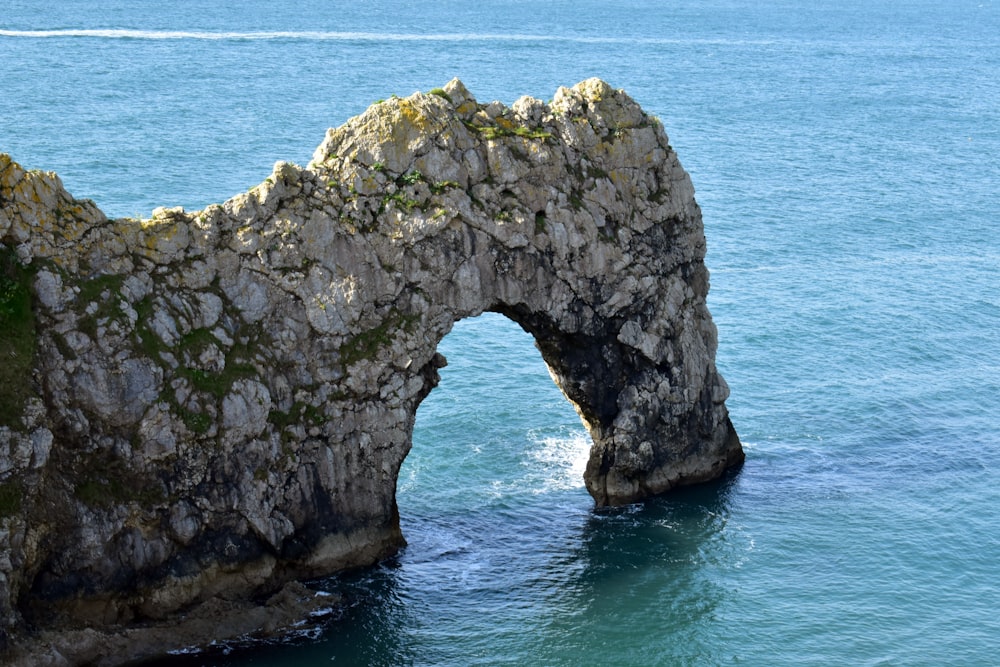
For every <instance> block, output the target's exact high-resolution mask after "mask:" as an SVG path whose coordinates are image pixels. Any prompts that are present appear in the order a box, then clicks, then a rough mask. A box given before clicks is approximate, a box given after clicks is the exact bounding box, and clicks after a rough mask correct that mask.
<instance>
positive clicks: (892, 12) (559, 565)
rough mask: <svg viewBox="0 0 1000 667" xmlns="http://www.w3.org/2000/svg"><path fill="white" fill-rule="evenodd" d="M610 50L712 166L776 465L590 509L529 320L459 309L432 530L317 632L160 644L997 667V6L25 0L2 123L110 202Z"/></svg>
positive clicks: (752, 379) (127, 210) (374, 660)
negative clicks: (424, 101)
mask: <svg viewBox="0 0 1000 667" xmlns="http://www.w3.org/2000/svg"><path fill="white" fill-rule="evenodd" d="M594 76H596V77H600V78H602V79H604V80H606V81H608V82H609V83H611V84H612V85H613V86H614V87H616V88H623V89H625V90H626V91H627V92H628V93H629V94H630V95H631V96H632V97H633V98H634V99H635V100H637V101H638V102H639V103H640V104H642V105H643V107H644V108H645V109H646V110H647V112H649V113H650V114H654V115H656V116H658V117H659V118H660V119H661V120H662V122H663V124H664V126H665V128H666V130H667V133H668V135H669V136H670V139H671V143H672V145H673V146H674V148H675V149H676V150H677V153H678V155H679V157H680V160H681V162H682V164H683V165H684V166H685V168H686V169H687V170H688V171H689V172H690V174H691V177H692V179H693V182H694V185H695V189H696V192H697V198H698V201H699V203H700V205H701V208H702V211H703V215H704V221H705V233H706V236H707V242H708V256H707V259H706V263H707V265H708V268H709V270H710V271H711V292H710V294H709V307H710V309H711V312H712V315H713V317H714V321H715V323H716V325H717V326H718V330H719V348H718V357H717V361H718V366H719V368H720V370H721V372H722V374H723V375H724V377H725V378H726V379H727V381H728V383H729V385H730V387H731V389H732V396H731V398H730V399H729V401H728V406H729V409H730V413H731V417H732V421H733V423H734V425H735V427H736V429H737V431H738V433H739V435H740V437H741V439H742V441H743V445H744V447H745V449H746V454H747V459H746V464H745V465H744V466H743V467H742V469H740V470H739V471H736V472H733V473H732V474H729V475H728V476H726V477H725V478H724V479H722V480H720V481H718V482H714V483H709V484H705V485H701V486H697V487H691V488H687V489H683V490H680V491H677V492H676V493H671V494H668V495H666V496H663V497H660V498H656V499H653V500H649V501H647V502H644V503H639V504H635V505H630V506H627V507H622V508H615V509H598V508H595V507H594V505H593V502H592V500H591V498H590V496H589V495H588V494H587V492H586V490H585V488H584V486H583V481H582V472H583V468H584V463H585V461H586V458H587V453H588V447H589V440H588V435H587V433H586V431H585V430H584V428H583V427H582V425H581V423H580V420H579V419H578V418H577V416H576V413H575V412H574V410H573V408H572V406H571V405H570V404H569V403H568V402H567V400H566V399H565V398H564V397H563V396H562V395H561V393H560V392H559V390H558V389H557V388H556V387H555V385H554V384H553V382H552V380H551V379H550V377H549V374H548V372H547V370H546V368H545V366H544V364H543V362H542V359H541V357H540V355H539V353H538V351H537V350H536V349H535V347H534V344H533V341H532V339H531V337H530V336H529V335H528V334H526V333H524V332H523V331H522V330H521V329H520V328H518V327H517V326H516V325H514V324H513V323H512V322H510V321H508V320H506V319H505V318H503V317H502V316H500V315H496V314H484V315H482V316H480V317H478V318H474V319H469V320H464V321H461V322H459V323H458V324H457V325H456V326H455V328H454V330H453V331H452V333H450V334H449V335H448V336H447V337H446V338H445V339H444V340H443V341H442V342H441V345H440V351H441V352H442V353H443V354H444V355H445V356H446V357H447V358H448V360H449V365H448V367H447V368H445V369H443V370H442V371H441V376H442V381H441V384H440V386H439V387H438V388H437V389H435V390H434V391H433V392H432V393H431V394H430V396H429V397H428V398H427V399H426V400H425V401H424V403H423V405H422V406H421V407H420V410H419V412H418V415H417V425H416V429H415V433H414V438H413V450H412V452H411V453H410V454H409V456H408V457H407V459H406V461H405V462H404V465H403V470H402V472H401V474H400V477H399V483H398V502H399V509H400V514H401V517H402V518H401V521H402V529H403V532H404V534H405V536H406V539H407V541H408V546H406V547H405V548H404V549H403V550H402V551H401V552H400V553H399V554H398V556H396V557H394V558H392V559H390V560H388V561H386V562H384V563H381V564H379V565H376V566H374V567H371V568H369V569H365V570H362V571H359V572H353V573H349V574H345V575H341V576H335V577H331V578H329V579H324V580H320V581H315V582H310V585H311V586H312V587H314V588H316V589H317V590H320V591H324V592H329V593H332V594H336V595H338V596H340V597H341V599H342V601H343V602H342V604H341V605H340V606H338V607H336V608H334V609H332V610H331V613H330V614H328V615H326V616H323V617H316V618H310V619H308V620H307V621H305V622H304V623H303V624H302V625H301V626H299V627H298V629H297V632H296V633H294V634H293V635H292V636H288V637H283V638H281V639H273V640H268V641H262V642H239V641H236V642H226V641H221V640H220V641H218V642H216V643H215V644H214V645H213V646H211V647H208V648H207V649H202V650H195V649H193V648H191V649H187V650H184V651H180V652H177V653H175V654H174V655H172V656H170V657H168V658H166V659H164V660H162V661H160V662H158V663H157V664H159V665H170V666H176V667H181V666H184V667H194V666H214V665H219V666H222V665H226V666H238V665H239V666H242V665H255V666H257V665H282V666H284V665H287V666H294V667H299V666H305V665H327V664H335V665H386V666H395V665H412V666H422V665H446V666H464V665H565V666H571V665H572V666H580V665H600V666H609V665H767V666H780V665H871V666H876V665H877V666H887V665H945V664H947V665H997V664H1000V436H998V434H997V427H998V421H1000V1H996V0H948V1H947V2H942V1H941V0H877V1H876V0H617V1H615V2H611V1H609V0H545V1H541V0H488V1H484V2H469V1H468V0H464V1H461V2H459V1H458V0H438V1H432V0H409V1H407V0H398V1H392V0H354V1H352V2H345V1H341V0H299V1H296V2H283V3H282V2H273V1H270V0H238V1H237V0H211V1H208V0H184V1H182V2H170V3H166V2H155V3H154V2H146V1H143V0H104V1H103V2H93V1H84V0H47V1H46V2H37V1H36V0H0V151H2V152H7V153H10V154H11V155H12V157H13V158H14V159H15V160H17V161H19V162H20V163H21V164H23V165H24V166H25V167H28V168H34V169H42V170H53V171H56V172H57V173H58V174H59V175H60V176H61V177H62V179H63V181H64V183H65V185H66V187H67V188H68V189H69V190H70V192H72V193H73V194H74V195H75V196H77V197H80V198H91V199H93V200H95V201H96V202H97V203H98V204H99V206H101V208H102V209H103V210H104V211H105V212H106V213H107V214H108V215H109V216H114V217H119V216H145V217H149V215H150V212H151V210H152V209H153V208H155V207H158V206H184V207H186V208H187V209H188V210H194V209H200V208H202V207H204V206H205V205H207V204H209V203H213V202H221V201H223V200H225V199H227V198H229V197H231V196H233V195H235V194H237V193H239V192H242V191H244V190H246V189H247V188H249V187H251V186H253V185H255V184H257V183H259V182H261V181H262V180H263V179H264V178H265V177H267V175H268V174H269V173H270V171H271V168H272V165H273V164H274V162H275V161H277V160H287V161H292V162H296V163H299V164H303V165H304V164H306V163H307V162H308V161H309V159H310V157H311V155H312V152H313V150H314V148H315V147H316V146H317V145H318V144H319V143H320V141H321V140H322V139H323V136H324V132H325V131H326V129H327V128H328V127H334V126H337V125H340V124H341V123H343V122H344V121H345V120H347V119H348V118H349V117H351V116H354V115H357V114H359V113H361V112H362V111H364V110H365V108H366V107H367V106H368V105H369V104H371V103H373V102H375V101H376V100H379V99H383V98H387V97H390V96H391V95H399V96H405V95H408V94H410V93H412V92H414V91H417V90H421V91H428V90H430V89H432V88H434V87H438V86H442V85H444V84H445V83H447V82H448V81H449V80H450V79H452V78H453V77H459V78H460V79H461V80H462V81H463V82H464V83H465V85H466V86H467V87H468V88H469V90H470V91H472V93H473V94H474V95H475V96H476V97H477V98H478V99H479V100H480V101H483V102H488V101H490V100H501V101H503V102H505V103H508V104H509V103H512V102H513V101H515V100H516V99H517V98H519V97H520V96H522V95H531V96H533V97H536V98H539V99H541V100H549V99H551V98H552V96H553V94H554V92H555V91H556V89H557V88H558V87H559V86H571V85H573V84H575V83H577V82H579V81H581V80H583V79H586V78H589V77H594ZM331 599H333V597H332V596H331Z"/></svg>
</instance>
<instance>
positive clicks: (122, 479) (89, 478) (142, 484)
mask: <svg viewBox="0 0 1000 667" xmlns="http://www.w3.org/2000/svg"><path fill="white" fill-rule="evenodd" d="M89 467H90V470H88V471H86V473H85V474H84V475H83V479H82V480H81V481H80V483H79V484H77V485H76V487H75V488H74V489H73V492H74V495H76V497H77V498H79V499H80V500H82V501H83V502H84V503H85V504H87V505H88V506H90V507H95V508H107V507H112V506H114V505H121V504H123V503H130V502H135V503H139V504H140V505H144V506H147V507H148V506H150V505H155V504H157V503H161V502H163V501H164V499H165V498H166V496H165V495H164V493H163V490H162V489H161V488H160V485H159V484H156V483H155V482H153V480H151V479H145V478H143V477H142V476H137V475H136V474H135V471H132V470H129V469H127V467H126V466H125V465H124V463H122V462H121V461H118V460H112V461H107V460H105V461H100V462H98V461H94V462H93V465H91V466H89Z"/></svg>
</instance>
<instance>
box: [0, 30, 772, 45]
mask: <svg viewBox="0 0 1000 667" xmlns="http://www.w3.org/2000/svg"><path fill="white" fill-rule="evenodd" d="M0 37H21V38H31V39H39V38H52V37H89V38H98V39H132V40H194V39H201V40H231V41H266V40H291V41H338V42H347V41H359V42H456V43H462V42H470V41H473V42H474V41H479V42H522V43H523V42H548V43H551V42H567V43H575V44H630V45H639V44H649V45H657V44H705V45H711V44H720V45H721V44H732V42H731V41H728V40H713V39H664V38H656V37H645V38H643V37H639V38H636V37H608V36H603V37H590V36H586V35H530V34H524V33H432V34H421V35H417V34H411V33H381V32H342V31H316V30H278V31H266V32H213V31H210V30H132V29H126V28H62V29H57V30H4V29H0ZM745 43H746V44H757V45H766V44H769V43H771V42H769V41H766V40H764V41H753V42H745Z"/></svg>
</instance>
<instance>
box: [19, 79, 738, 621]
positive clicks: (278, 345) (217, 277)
mask: <svg viewBox="0 0 1000 667" xmlns="http://www.w3.org/2000/svg"><path fill="white" fill-rule="evenodd" d="M0 241H2V243H3V245H4V246H6V248H7V250H4V252H5V253H6V254H5V255H4V257H5V258H6V259H4V260H3V261H4V267H3V269H4V271H5V274H6V276H7V278H6V279H7V281H8V283H9V284H10V285H13V286H14V287H12V288H11V289H12V290H13V292H11V293H14V292H16V291H17V290H19V289H20V290H22V291H26V292H25V293H28V294H30V296H31V298H32V300H33V304H34V308H33V313H32V315H31V316H30V317H27V316H26V317H24V318H22V319H21V320H19V321H18V322H16V323H14V324H11V325H10V327H8V329H7V330H6V331H7V333H5V334H3V335H7V336H8V337H10V340H12V341H13V340H14V339H15V338H16V339H17V340H19V341H23V340H29V342H31V343H32V344H31V345H29V346H27V347H23V348H22V347H18V348H17V350H22V351H21V352H17V354H19V355H20V356H19V357H18V360H19V363H25V359H28V358H29V357H30V359H29V361H30V363H29V364H28V366H27V367H30V368H31V369H33V373H32V375H31V381H30V382H28V383H27V384H25V385H24V391H23V392H21V393H16V392H15V393H14V394H12V398H11V399H10V401H11V402H14V401H16V402H17V411H18V412H19V414H20V417H19V419H16V420H12V421H11V422H10V423H7V424H3V425H0V485H2V486H0V501H2V499H3V498H4V497H7V496H10V495H11V494H12V493H13V494H16V495H17V496H18V498H19V500H18V501H17V502H16V503H7V504H6V505H4V504H3V503H2V502H0V521H2V522H3V523H2V527H3V528H4V531H2V532H0V549H2V550H5V551H7V552H9V553H10V554H11V558H10V562H9V565H8V564H6V563H0V574H2V575H3V579H0V608H3V610H4V612H5V617H8V618H10V619H11V621H10V627H12V628H13V627H16V626H17V624H18V623H21V622H22V621H23V620H24V619H27V620H28V621H29V622H34V623H36V624H40V625H46V624H50V623H52V622H53V621H52V620H51V619H56V620H55V621H54V622H55V623H57V624H66V625H72V624H73V623H80V622H83V623H93V622H94V621H93V619H94V618H95V617H97V618H100V619H101V621H100V622H103V623H108V624H116V623H127V622H129V621H131V620H133V619H162V618H165V617H166V616H167V615H169V614H170V613H172V612H174V611H176V610H178V609H182V608H185V607H186V606H189V605H191V604H194V603H198V602H202V601H204V600H206V599H208V598H210V597H212V596H213V595H216V594H219V593H226V594H228V595H233V594H250V593H254V592H260V591H263V590H267V589H269V588H273V587H274V586H275V585H277V584H280V583H281V582H283V581H287V580H289V579H293V578H301V577H309V576H314V575H319V574H326V573H329V572H332V571H335V570H337V569H340V568H344V567H348V566H354V565H358V564H364V563H371V562H373V561H374V560H376V559H377V558H379V557H381V556H383V555H385V554H387V553H389V552H391V551H392V550H393V549H395V548H397V547H398V545H400V544H401V543H402V537H401V535H400V533H399V523H398V513H397V509H396V505H395V489H396V477H397V475H398V472H399V468H400V465H401V463H402V461H403V458H404V457H405V456H406V454H407V452H408V450H409V447H410V442H411V436H412V430H413V423H414V416H415V414H416V409H417V406H418V405H419V404H420V402H421V400H423V398H424V397H425V396H426V395H427V394H428V392H429V391H430V390H431V389H432V388H433V387H434V386H435V384H436V383H437V380H438V373H437V369H438V368H439V367H440V366H441V364H442V363H443V360H442V359H441V357H440V356H439V355H438V354H437V352H436V349H437V346H438V343H439V342H440V340H441V339H442V338H443V337H444V335H445V334H447V333H448V331H449V330H450V329H451V327H452V325H453V324H454V322H456V321H458V320H460V319H462V318H465V317H470V316H474V315H478V314H480V313H482V312H484V311H495V312H499V313H502V314H504V315H506V316H508V317H510V318H511V319H513V320H514V321H515V322H517V323H518V324H520V325H521V326H522V327H523V328H524V329H525V330H526V331H528V332H529V333H531V334H532V336H534V338H535V340H536V342H537V344H538V347H539V349H540V351H541V354H542V357H543V359H544V360H545V362H546V363H547V364H548V366H549V368H550V369H551V371H552V374H553V377H554V378H555V379H556V380H557V382H558V384H559V386H560V387H561V388H562V390H563V392H564V393H565V395H566V396H567V397H568V398H569V400H570V401H571V402H572V404H573V405H574V406H575V407H576V409H577V410H578V412H579V414H580V415H581V417H582V418H583V421H584V423H585V424H586V425H587V427H588V429H589V431H590V433H591V435H592V437H593V440H594V444H593V448H592V450H591V457H590V462H589V464H588V467H587V471H586V475H585V480H586V484H587V488H588V490H589V491H590V493H591V494H592V495H593V497H594V499H595V501H596V503H597V504H598V505H615V504H622V503H629V502H633V501H636V500H639V499H642V498H645V497H647V496H650V495H653V494H658V493H662V492H664V491H667V490H669V489H670V488H672V487H674V486H676V485H679V484H687V483H692V482H698V481H703V480H707V479H711V478H713V477H717V476H719V475H720V474H721V473H722V472H723V471H724V470H725V469H726V468H727V467H729V466H732V465H735V464H737V463H739V462H740V461H742V456H743V454H742V450H741V448H740V444H739V440H738V439H737V437H736V434H735V432H734V430H733V428H732V425H731V423H730V421H729V418H728V416H727V412H726V408H725V404H724V401H725V399H726V397H727V396H728V388H727V387H726V384H725V382H724V381H723V380H722V378H721V377H720V376H719V374H718V372H717V371H716V369H715V363H714V356H715V348H716V332H715V327H714V325H713V324H712V321H711V318H710V316H709V313H708V310H707V308H706V305H705V298H706V294H707V291H708V273H707V270H706V268H705V266H704V263H703V259H704V252H705V238H704V231H703V228H702V222H701V216H700V211H699V209H698V206H697V204H696V203H695V200H694V195H693V189H692V187H691V183H690V180H689V178H688V176H687V174H686V173H685V172H684V170H683V169H682V167H681V166H680V164H679V162H678V161H677V158H676V156H675V154H674V152H673V150H672V149H671V147H670V145H669V143H668V140H667V137H666V135H665V134H664V131H663V128H662V126H661V124H660V123H659V121H658V120H656V119H654V118H651V117H649V116H647V115H646V114H645V113H643V111H642V110H641V109H640V108H639V106H638V105H636V104H635V103H634V102H633V101H632V100H631V99H630V98H629V97H628V96H627V95H626V94H625V93H623V92H622V91H616V90H613V89H612V88H611V87H610V86H608V85H607V84H605V83H604V82H601V81H599V80H596V79H592V80H588V81H585V82H583V83H581V84H579V85H577V86H575V87H574V88H572V89H566V88H560V89H559V90H558V91H557V92H556V95H555V98H554V100H553V101H552V102H551V104H543V103H542V102H540V101H538V100H534V99H531V98H522V99H520V100H518V101H517V102H515V103H514V104H513V105H512V107H510V108H507V107H504V106H503V105H501V104H499V103H497V102H494V103H491V104H488V105H482V104H479V103H477V102H476V101H475V100H474V99H473V98H472V96H471V95H470V94H469V92H468V91H467V90H466V89H465V88H464V86H462V84H461V83H460V82H458V81H457V80H455V81H452V82H451V83H449V84H448V86H446V87H445V88H444V89H443V90H435V91H432V93H431V94H421V93H416V94H414V95H412V96H410V97H408V98H405V99H399V98H394V99H391V100H387V101H385V102H382V103H378V104H376V105H373V106H372V107H371V108H369V109H368V110H367V111H366V112H365V113H364V114H362V115H361V116H358V117H356V118H353V119H351V120H350V121H348V122H347V123H346V124H345V125H344V126H342V127H340V128H338V129H336V130H331V131H330V132H329V133H328V134H327V137H326V139H325V141H324V142H323V143H322V145H321V146H320V147H319V148H318V149H317V151H316V153H315V155H314V157H313V160H312V162H311V163H310V164H309V165H308V166H307V167H306V168H300V167H297V166H294V165H291V164H287V163H278V164H277V165H276V166H275V169H274V172H273V174H272V175H271V176H270V177H269V178H268V179H267V180H266V181H265V182H264V183H262V184H261V185H260V186H258V187H256V188H254V189H253V190H251V191H250V192H248V193H246V194H243V195H239V196H237V197H235V198H233V199H231V200H229V201H227V202H226V203H225V204H223V205H221V206H210V207H208V208H206V209H205V210H204V211H199V212H196V213H185V212H184V211H182V210H180V209H158V210H157V211H154V214H153V217H152V219H150V220H143V221H135V220H110V221H109V220H107V219H105V217H104V216H103V214H101V212H100V211H99V210H98V209H97V208H96V207H95V206H94V205H93V204H92V203H90V202H86V201H78V200H74V199H73V198H72V197H71V196H69V195H68V194H67V193H66V192H65V190H63V189H62V186H61V184H60V183H59V181H58V179H57V178H56V177H55V176H54V175H52V174H41V173H38V172H25V171H24V170H22V169H21V168H20V167H19V166H18V165H17V164H15V163H13V162H12V161H10V159H9V158H7V157H6V156H0ZM15 252H16V255H17V261H15V260H14V253H15ZM0 331H4V330H3V329H0ZM12 349H14V348H12ZM32 355H33V356H32ZM52 508H58V510H57V511H53V509H52Z"/></svg>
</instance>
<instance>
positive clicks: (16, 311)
mask: <svg viewBox="0 0 1000 667" xmlns="http://www.w3.org/2000/svg"><path fill="white" fill-rule="evenodd" d="M32 275H33V272H32V271H31V270H30V269H28V268H27V267H25V266H24V265H22V264H21V263H20V262H19V261H18V259H17V255H16V254H15V253H14V250H13V249H11V248H8V247H6V246H0V355H2V358H0V426H10V427H11V428H15V429H18V428H23V424H21V414H22V413H23V412H24V404H25V401H27V399H28V397H29V396H30V395H31V393H32V389H31V369H32V367H33V365H34V360H35V345H36V343H35V314H34V311H33V310H32V308H31V279H32Z"/></svg>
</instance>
